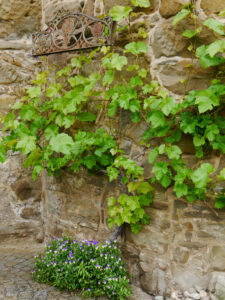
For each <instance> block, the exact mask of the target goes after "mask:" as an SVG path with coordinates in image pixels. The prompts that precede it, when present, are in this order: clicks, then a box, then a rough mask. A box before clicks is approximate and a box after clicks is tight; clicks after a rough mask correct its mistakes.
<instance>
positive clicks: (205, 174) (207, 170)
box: [191, 163, 215, 189]
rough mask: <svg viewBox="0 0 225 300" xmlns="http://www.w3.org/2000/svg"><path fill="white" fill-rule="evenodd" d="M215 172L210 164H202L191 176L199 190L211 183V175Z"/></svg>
mask: <svg viewBox="0 0 225 300" xmlns="http://www.w3.org/2000/svg"><path fill="white" fill-rule="evenodd" d="M213 172H215V169H214V168H213V166H212V165H211V164H209V163H205V164H202V165H201V166H200V167H199V168H198V169H197V170H195V171H194V172H193V173H192V175H191V180H192V181H193V183H194V185H195V187H196V188H198V189H202V188H205V187H206V185H207V183H208V182H209V181H210V178H209V174H211V173H213Z"/></svg>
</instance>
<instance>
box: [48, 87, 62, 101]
mask: <svg viewBox="0 0 225 300" xmlns="http://www.w3.org/2000/svg"><path fill="white" fill-rule="evenodd" d="M61 88H62V86H61V84H60V83H52V84H50V85H49V86H48V88H47V89H46V96H47V97H49V98H52V97H54V96H57V95H58V93H59V91H60V90H61Z"/></svg>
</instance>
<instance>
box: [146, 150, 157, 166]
mask: <svg viewBox="0 0 225 300" xmlns="http://www.w3.org/2000/svg"><path fill="white" fill-rule="evenodd" d="M158 155H159V151H158V147H156V148H154V149H153V150H152V151H150V152H149V154H148V162H149V163H150V164H153V163H154V161H155V160H156V158H157V157H158Z"/></svg>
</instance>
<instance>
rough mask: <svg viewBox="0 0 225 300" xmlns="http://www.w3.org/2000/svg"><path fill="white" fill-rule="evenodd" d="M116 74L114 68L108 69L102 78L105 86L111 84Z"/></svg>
mask: <svg viewBox="0 0 225 300" xmlns="http://www.w3.org/2000/svg"><path fill="white" fill-rule="evenodd" d="M114 75H115V72H114V71H113V70H108V71H106V73H105V75H104V77H103V80H102V83H103V86H106V85H110V84H111V83H112V82H113V80H114Z"/></svg>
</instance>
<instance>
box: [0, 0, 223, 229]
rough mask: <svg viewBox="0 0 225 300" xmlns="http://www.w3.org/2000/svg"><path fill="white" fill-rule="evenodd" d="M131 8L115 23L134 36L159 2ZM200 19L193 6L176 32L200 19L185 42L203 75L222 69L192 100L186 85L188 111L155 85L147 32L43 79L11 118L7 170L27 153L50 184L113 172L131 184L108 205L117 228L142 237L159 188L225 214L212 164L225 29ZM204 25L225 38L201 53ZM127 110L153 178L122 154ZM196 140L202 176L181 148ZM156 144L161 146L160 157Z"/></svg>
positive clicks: (218, 145) (141, 1)
mask: <svg viewBox="0 0 225 300" xmlns="http://www.w3.org/2000/svg"><path fill="white" fill-rule="evenodd" d="M128 5H129V4H127V6H114V7H113V8H112V9H111V11H110V15H111V16H112V18H113V20H114V21H123V22H122V25H121V27H120V26H118V28H117V32H120V31H121V30H127V28H128V31H130V27H129V26H130V17H131V16H133V17H135V15H136V13H135V10H134V8H135V7H143V8H147V7H149V6H150V2H149V1H148V0H132V1H131V5H129V6H128ZM194 10H195V8H194V5H193V4H188V5H185V6H184V7H183V9H182V10H181V11H180V12H179V13H178V14H177V15H176V16H175V17H174V20H173V25H174V26H176V24H177V23H178V22H180V21H181V20H183V19H184V18H191V19H192V20H194V28H193V26H192V25H191V26H192V27H191V29H187V30H185V31H184V33H183V36H184V38H187V39H189V40H190V45H189V48H188V49H189V51H190V52H191V53H192V55H193V59H194V58H195V59H196V58H197V59H199V60H200V62H201V64H202V66H203V67H204V68H207V67H212V66H213V67H216V68H217V69H216V72H215V74H216V75H215V78H214V80H213V81H212V83H211V84H210V85H209V87H208V88H207V89H204V90H200V91H198V90H192V91H190V92H188V93H187V92H186V84H185V82H184V97H183V99H181V100H182V101H180V102H179V101H177V100H175V99H174V98H173V97H172V96H171V95H170V94H169V93H168V92H167V91H166V90H165V89H163V88H162V87H161V86H160V85H159V84H158V82H157V81H156V80H151V78H150V74H149V70H148V69H146V68H144V67H143V66H142V59H141V58H142V56H143V55H146V53H147V51H148V46H147V44H146V43H145V42H144V41H143V39H145V38H146V33H145V31H144V30H139V32H138V36H139V37H140V38H141V39H142V40H139V41H131V42H130V43H128V44H126V45H125V46H124V48H123V49H119V50H118V51H116V49H115V48H111V47H106V46H103V47H101V48H98V49H95V50H93V51H92V52H90V53H88V54H82V53H81V54H79V55H77V56H75V57H74V58H73V59H72V60H71V63H70V64H69V65H68V66H66V67H65V68H63V69H60V70H57V72H56V71H55V69H54V70H53V73H54V74H55V75H54V76H53V75H52V72H51V70H50V69H46V70H44V71H43V72H40V73H39V74H37V76H36V78H35V80H34V81H33V82H32V85H31V86H30V87H29V88H28V89H27V90H26V92H25V95H24V97H23V98H22V100H21V101H19V102H16V103H15V104H14V105H13V107H12V111H11V112H10V113H8V114H7V115H6V116H5V117H4V118H3V124H4V127H3V132H4V136H3V137H2V140H1V143H0V161H1V162H4V161H5V159H6V158H7V151H9V150H11V151H20V152H22V154H24V155H25V157H26V159H25V161H24V167H25V168H28V167H30V168H32V170H33V171H32V178H33V179H36V177H37V176H38V175H39V174H40V173H41V172H42V171H43V170H47V172H48V174H49V175H52V174H53V175H59V174H60V170H61V169H69V170H71V171H73V172H75V173H76V172H78V171H79V170H80V168H86V169H88V170H89V172H90V173H95V172H98V171H99V170H105V171H106V172H107V175H108V177H109V181H113V180H117V181H121V182H122V184H123V185H124V191H123V193H122V194H121V195H120V196H119V197H118V198H116V197H110V198H109V199H108V215H109V218H108V225H109V227H113V226H114V225H117V226H121V225H122V224H123V223H127V224H130V226H131V230H132V232H134V233H138V232H139V231H140V230H141V228H142V224H148V223H149V220H150V218H149V216H148V214H147V213H146V211H145V209H144V208H145V207H147V206H149V205H150V203H151V202H152V201H153V198H154V188H153V185H154V183H155V182H159V183H160V184H161V185H162V186H163V187H164V188H165V189H167V188H168V187H170V186H173V190H174V192H175V194H176V196H177V197H178V198H182V197H183V198H186V199H187V201H189V202H193V201H195V200H197V199H200V200H203V201H206V200H207V199H208V197H209V196H210V197H211V198H213V199H214V200H215V204H214V205H215V207H216V208H222V207H224V206H225V196H224V190H222V191H221V192H220V193H219V194H217V193H216V191H215V188H216V186H217V184H218V182H219V181H224V180H225V168H224V169H223V170H222V171H221V172H220V174H219V175H218V174H215V169H214V168H213V165H212V164H210V163H208V162H205V159H206V158H207V155H209V154H210V153H211V152H213V151H214V152H215V153H216V154H217V155H220V154H221V155H222V154H225V135H224V133H225V118H224V115H223V112H224V105H225V85H224V62H225V58H224V49H225V41H224V36H225V32H224V25H223V24H222V23H221V22H220V21H219V20H218V19H213V18H209V19H207V20H205V21H204V22H203V24H201V26H198V22H197V21H196V18H197V16H196V15H195V12H194ZM124 20H127V25H125V26H124ZM203 26H205V27H207V28H209V29H210V30H212V31H213V32H214V33H215V34H216V36H217V37H218V39H217V40H216V41H215V42H213V43H211V44H210V45H200V46H199V47H196V45H197V43H196V39H197V37H198V34H199V33H200V32H201V30H202V27H203ZM93 61H94V62H95V63H96V64H98V68H99V70H98V72H90V71H89V70H91V67H90V68H89V66H91V63H92V62H93ZM87 70H88V71H87ZM123 110H126V111H128V112H129V114H130V122H132V123H136V124H143V123H145V124H146V127H147V130H146V131H145V132H144V134H143V136H142V140H141V142H140V145H141V146H142V147H143V153H142V154H143V155H144V154H145V153H148V162H149V164H150V165H152V171H151V176H150V177H149V178H147V179H146V178H145V177H144V168H143V167H142V166H140V165H138V164H137V163H136V162H135V160H132V159H131V158H129V157H128V156H127V155H126V153H124V152H123V151H122V150H120V149H119V147H118V142H119V141H120V140H121V130H120V124H119V123H120V121H121V112H122V111H123ZM187 135H188V136H189V137H191V140H192V142H193V145H194V148H195V152H196V157H197V159H198V163H197V166H196V167H195V168H194V169H192V168H189V167H188V166H187V165H186V162H185V161H184V159H183V155H182V154H183V153H182V150H181V148H180V147H179V142H180V140H181V138H182V136H187ZM153 139H156V140H158V146H156V147H154V148H153V147H152V146H151V141H152V140H153Z"/></svg>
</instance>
